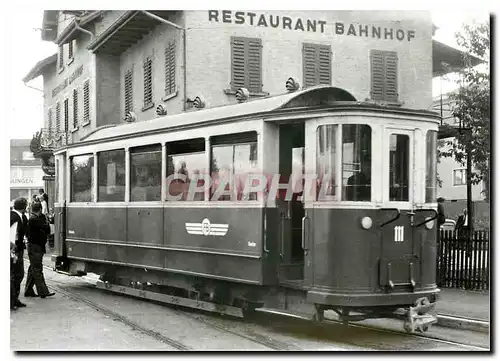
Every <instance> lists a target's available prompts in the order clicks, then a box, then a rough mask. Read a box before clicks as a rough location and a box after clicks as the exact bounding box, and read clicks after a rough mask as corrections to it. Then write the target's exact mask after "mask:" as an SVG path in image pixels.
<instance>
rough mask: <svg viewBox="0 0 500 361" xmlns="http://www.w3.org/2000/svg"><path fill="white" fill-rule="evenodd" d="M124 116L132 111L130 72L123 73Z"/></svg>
mask: <svg viewBox="0 0 500 361" xmlns="http://www.w3.org/2000/svg"><path fill="white" fill-rule="evenodd" d="M124 84H125V85H124V86H125V89H124V90H125V114H127V113H128V112H131V111H133V102H132V100H133V98H132V96H133V94H132V70H127V72H126V73H125V81H124Z"/></svg>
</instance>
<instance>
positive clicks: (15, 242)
mask: <svg viewBox="0 0 500 361" xmlns="http://www.w3.org/2000/svg"><path fill="white" fill-rule="evenodd" d="M27 206H28V201H27V200H26V198H17V199H16V200H15V201H14V207H13V209H12V210H11V211H10V227H11V233H12V234H13V237H12V238H13V239H11V255H12V256H11V262H10V281H11V287H10V292H11V294H10V309H11V310H15V309H17V308H19V307H26V305H25V304H24V303H22V302H21V301H20V300H19V294H20V291H21V282H22V281H23V278H24V259H23V256H24V249H25V248H26V246H25V244H24V236H25V235H26V233H27V228H28V219H27V218H26V215H25V213H26V207H27Z"/></svg>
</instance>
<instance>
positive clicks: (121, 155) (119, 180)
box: [97, 149, 125, 202]
mask: <svg viewBox="0 0 500 361" xmlns="http://www.w3.org/2000/svg"><path fill="white" fill-rule="evenodd" d="M97 163H98V167H97V172H98V174H97V181H98V184H99V188H98V194H97V201H98V202H123V201H125V150H123V149H122V150H111V151H107V152H100V153H99V154H98V155H97Z"/></svg>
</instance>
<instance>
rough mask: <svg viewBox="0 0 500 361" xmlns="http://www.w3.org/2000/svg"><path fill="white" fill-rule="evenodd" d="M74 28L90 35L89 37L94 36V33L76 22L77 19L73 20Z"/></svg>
mask: <svg viewBox="0 0 500 361" xmlns="http://www.w3.org/2000/svg"><path fill="white" fill-rule="evenodd" d="M75 29H76V30H80V31H82V32H84V33H86V34H88V35H90V39H93V38H94V34H92V33H91V32H90V31H89V30H87V29H84V28H82V27H81V26H80V24H78V21H75Z"/></svg>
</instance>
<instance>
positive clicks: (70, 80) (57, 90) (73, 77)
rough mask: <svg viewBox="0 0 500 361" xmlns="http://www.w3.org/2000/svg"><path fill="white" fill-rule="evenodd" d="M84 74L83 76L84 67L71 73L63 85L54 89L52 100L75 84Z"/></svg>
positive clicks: (81, 66)
mask: <svg viewBox="0 0 500 361" xmlns="http://www.w3.org/2000/svg"><path fill="white" fill-rule="evenodd" d="M82 74H83V65H80V66H79V67H78V68H76V69H75V71H74V72H73V73H71V75H70V76H69V77H67V78H66V79H64V80H63V81H62V83H61V84H59V85H58V86H56V87H55V88H54V89H52V98H53V97H55V96H56V95H57V94H59V93H60V92H62V91H63V90H64V89H66V87H67V86H68V85H70V84H71V83H73V82H74V81H75V80H76V79H77V78H78V77H79V76H81V75H82Z"/></svg>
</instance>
